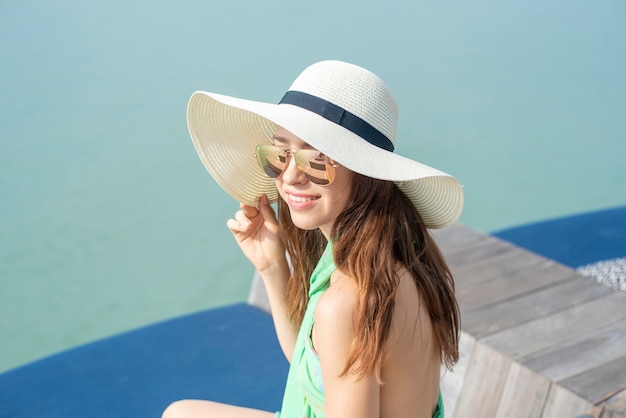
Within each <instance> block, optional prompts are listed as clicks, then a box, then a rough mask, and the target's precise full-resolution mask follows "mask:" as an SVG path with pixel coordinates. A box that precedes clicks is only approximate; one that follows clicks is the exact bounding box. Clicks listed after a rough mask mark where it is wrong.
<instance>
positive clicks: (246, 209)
mask: <svg viewBox="0 0 626 418" xmlns="http://www.w3.org/2000/svg"><path fill="white" fill-rule="evenodd" d="M239 207H240V208H241V210H242V211H243V213H245V215H246V216H247V217H248V218H254V217H255V216H257V215H258V214H259V210H258V209H257V208H255V207H254V206H248V205H246V204H243V203H241V204H240V205H239Z"/></svg>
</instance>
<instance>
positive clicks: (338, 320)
mask: <svg viewBox="0 0 626 418" xmlns="http://www.w3.org/2000/svg"><path fill="white" fill-rule="evenodd" d="M356 304H357V292H356V286H355V284H354V282H353V281H352V279H351V278H350V277H349V276H347V275H346V274H344V273H342V272H340V271H339V270H337V271H335V272H334V273H333V275H332V276H331V285H330V286H329V288H328V289H327V290H326V291H325V292H324V293H323V294H322V296H321V297H320V299H319V301H318V302H317V306H316V308H315V325H316V326H317V328H319V329H337V328H338V327H339V328H343V329H344V330H346V329H347V328H349V329H351V328H353V317H354V309H355V307H356Z"/></svg>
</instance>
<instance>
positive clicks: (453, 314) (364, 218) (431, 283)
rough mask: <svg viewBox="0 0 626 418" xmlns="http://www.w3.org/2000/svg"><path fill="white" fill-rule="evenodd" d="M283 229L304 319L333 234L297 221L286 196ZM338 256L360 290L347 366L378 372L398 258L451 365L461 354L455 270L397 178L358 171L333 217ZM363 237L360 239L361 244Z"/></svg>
mask: <svg viewBox="0 0 626 418" xmlns="http://www.w3.org/2000/svg"><path fill="white" fill-rule="evenodd" d="M278 212H279V219H280V222H281V225H282V228H281V231H282V235H283V240H284V242H285V245H286V248H287V251H288V253H289V256H290V258H291V261H292V266H293V272H292V277H291V279H290V280H289V282H288V285H287V292H288V297H289V315H290V317H291V320H292V321H293V322H294V323H297V324H299V323H301V321H302V318H303V316H304V311H305V309H306V305H307V302H308V290H309V279H310V275H311V273H312V272H313V269H314V268H315V265H316V263H317V261H318V260H319V258H320V257H321V254H322V251H323V250H324V247H325V245H326V240H325V238H324V236H323V235H322V233H321V232H320V231H319V230H311V231H305V230H300V229H299V228H297V227H296V226H295V225H294V224H293V222H292V221H291V218H290V216H289V209H288V207H287V205H286V204H285V203H284V202H281V203H280V205H279V211H278ZM332 236H333V237H337V238H336V239H335V240H334V242H333V256H334V260H335V264H336V266H337V268H338V269H340V270H341V271H343V272H345V273H346V274H347V275H348V276H349V277H351V278H352V280H354V283H355V285H356V288H357V292H358V302H357V309H356V312H355V318H354V324H355V331H356V337H355V340H354V341H353V343H352V347H351V350H350V353H349V355H348V359H347V362H346V367H345V369H344V374H345V373H347V372H349V371H350V372H354V373H355V374H356V375H358V376H365V375H367V374H372V373H373V374H375V375H376V377H377V379H378V380H379V381H381V379H380V370H381V368H382V364H383V361H384V359H385V355H386V352H385V342H386V341H387V339H388V337H389V334H390V329H391V319H392V315H393V310H394V304H395V296H396V291H397V288H398V276H397V268H398V264H400V265H402V266H403V267H405V268H406V269H407V270H408V271H409V272H410V273H411V275H412V277H413V279H414V282H415V286H416V287H417V290H418V292H419V294H420V295H421V300H422V303H424V305H425V308H426V311H427V312H428V314H429V316H430V320H431V324H432V328H433V337H434V342H435V344H436V346H438V347H440V350H441V358H442V361H443V362H444V364H445V365H446V367H447V368H448V369H450V370H451V369H452V367H453V366H454V364H455V363H456V362H457V361H458V342H459V332H460V313H459V307H458V304H457V301H456V298H455V295H454V280H453V278H452V274H451V273H450V270H449V268H448V266H447V264H446V262H445V260H444V258H443V255H442V254H441V252H440V251H439V248H438V247H437V244H436V243H435V241H434V240H433V238H432V237H431V236H430V234H429V233H428V230H427V229H426V226H425V224H424V222H423V221H422V218H421V217H420V215H419V213H418V212H417V210H416V209H415V206H413V204H412V203H411V201H410V200H409V199H408V197H407V196H406V195H405V194H404V193H403V192H402V191H401V190H400V189H399V188H398V187H397V186H396V185H395V184H394V183H393V182H390V181H384V180H377V179H373V178H370V177H366V176H362V175H360V174H357V173H354V177H353V184H352V192H351V198H350V199H349V203H348V204H347V205H346V208H345V209H344V211H343V212H342V213H341V214H340V215H339V216H338V217H337V219H336V220H335V223H334V225H333V230H332ZM355 243H358V245H354V244H355Z"/></svg>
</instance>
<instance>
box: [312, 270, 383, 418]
mask: <svg viewBox="0 0 626 418" xmlns="http://www.w3.org/2000/svg"><path fill="white" fill-rule="evenodd" d="M335 275H339V276H341V273H339V272H336V273H334V275H333V276H335ZM349 280H350V279H349V278H346V277H345V276H344V277H343V278H341V279H339V280H335V281H334V282H332V283H333V284H332V285H331V286H330V287H329V289H328V290H326V292H324V294H323V295H322V297H321V298H320V300H319V301H318V303H317V307H316V309H315V325H314V328H313V341H314V345H315V349H316V351H317V353H318V355H319V358H320V363H321V365H322V376H323V379H324V389H325V394H326V416H327V418H337V417H341V418H351V417H354V418H356V417H358V418H378V417H380V386H379V384H378V382H377V381H376V377H375V376H373V375H371V376H370V375H367V376H364V377H362V378H358V377H357V376H355V375H354V374H352V373H350V372H348V373H347V374H346V375H344V376H341V377H340V375H341V373H342V372H343V370H344V367H345V365H346V358H347V356H348V352H349V350H350V347H351V344H352V341H353V340H354V322H353V318H354V316H353V315H354V308H355V305H356V293H355V290H354V287H353V285H352V283H351V282H349Z"/></svg>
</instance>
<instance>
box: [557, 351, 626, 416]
mask: <svg viewBox="0 0 626 418" xmlns="http://www.w3.org/2000/svg"><path fill="white" fill-rule="evenodd" d="M558 383H559V384H560V385H561V386H563V387H564V388H566V389H569V390H570V391H572V392H574V393H576V394H578V395H580V396H581V397H583V398H585V399H589V400H590V401H591V402H592V403H594V404H597V403H600V402H604V401H606V400H607V399H608V398H610V397H611V396H613V395H614V394H615V393H617V392H620V391H622V390H624V389H626V355H624V356H622V357H620V358H617V359H615V360H612V361H610V362H607V363H605V364H603V365H602V366H599V367H596V368H594V369H592V370H589V371H587V372H585V373H581V374H578V375H576V376H573V377H570V378H568V379H565V380H562V381H560V382H558Z"/></svg>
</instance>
